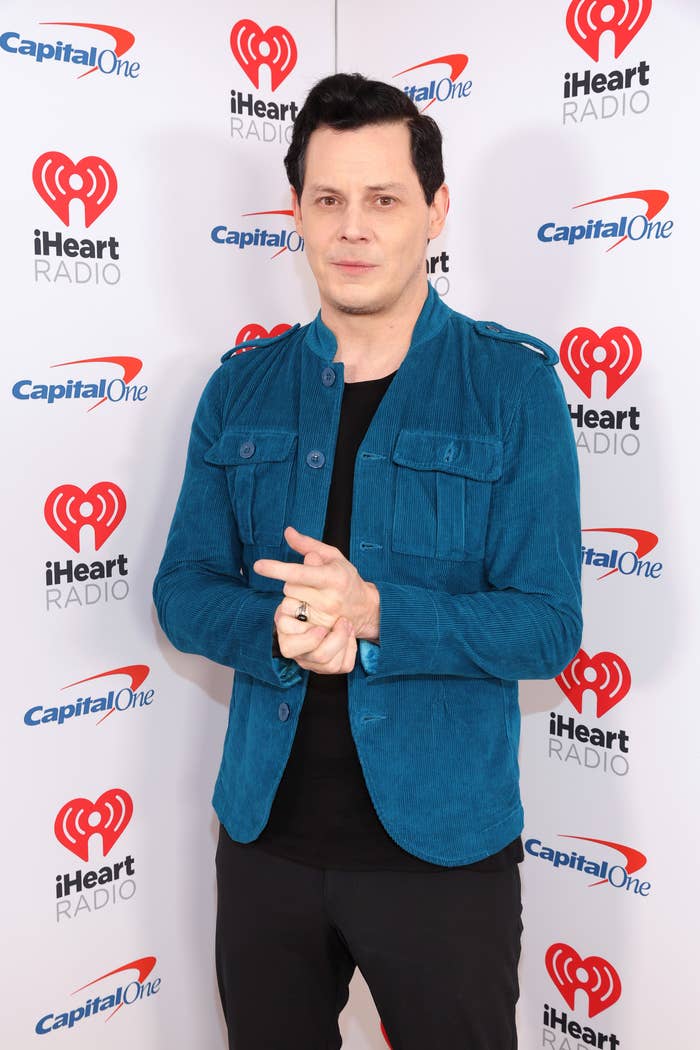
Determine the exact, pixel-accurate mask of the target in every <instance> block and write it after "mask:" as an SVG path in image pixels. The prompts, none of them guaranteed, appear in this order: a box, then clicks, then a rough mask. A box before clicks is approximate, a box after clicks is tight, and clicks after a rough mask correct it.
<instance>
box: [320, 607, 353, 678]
mask: <svg viewBox="0 0 700 1050" xmlns="http://www.w3.org/2000/svg"><path fill="white" fill-rule="evenodd" d="M346 624H347V621H346V620H344V619H343V618H342V617H339V618H338V620H337V621H336V623H335V624H334V625H333V627H332V629H331V630H330V631H329V632H328V634H327V635H326V637H325V638H324V639H323V641H322V642H320V643H319V644H318V645H317V646H316V648H315V649H314V651H313V653H312V654H311V655H312V658H313V662H314V664H317V665H318V666H319V667H321V668H323V667H326V666H327V665H328V664H330V663H332V662H333V660H334V659H335V657H337V656H339V655H340V656H341V657H342V655H343V653H344V652H345V648H346V646H347V643H348V635H349V631H348V627H347V626H346ZM337 662H338V663H340V661H337ZM330 673H334V672H333V671H330Z"/></svg>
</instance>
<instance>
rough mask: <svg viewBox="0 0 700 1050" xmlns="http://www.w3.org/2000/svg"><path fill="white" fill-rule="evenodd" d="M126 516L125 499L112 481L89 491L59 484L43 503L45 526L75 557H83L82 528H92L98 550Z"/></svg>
mask: <svg viewBox="0 0 700 1050" xmlns="http://www.w3.org/2000/svg"><path fill="white" fill-rule="evenodd" d="M125 514H126V496H125V495H124V493H123V492H122V490H121V489H120V488H119V486H118V485H115V484H114V482H113V481H98V482H97V484H96V485H93V486H92V488H90V489H88V491H87V492H83V490H82V489H80V488H78V486H77V485H59V486H58V487H57V488H55V489H54V490H53V492H51V493H49V495H48V497H47V499H46V503H45V504H44V518H45V520H46V524H47V525H48V526H49V528H50V529H53V531H54V532H55V533H56V535H57V536H60V538H61V539H62V540H63V541H64V542H65V543H67V544H68V546H69V547H71V548H72V550H74V551H75V552H76V554H80V530H81V528H82V527H83V525H92V528H93V532H94V534H95V550H96V551H98V550H99V549H100V547H101V546H102V544H103V543H104V542H105V541H106V540H108V539H109V537H110V536H111V535H112V533H113V532H114V530H115V529H116V527H117V526H118V525H119V523H120V522H121V520H122V518H123V517H124V515H125Z"/></svg>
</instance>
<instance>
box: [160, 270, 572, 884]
mask: <svg viewBox="0 0 700 1050" xmlns="http://www.w3.org/2000/svg"><path fill="white" fill-rule="evenodd" d="M251 346H254V347H255V348H254V349H250V350H247V351H246V352H244V353H239V354H235V353H234V352H233V351H229V353H228V354H226V355H225V356H224V359H223V363H222V364H221V366H220V367H219V368H218V370H217V371H216V372H215V373H214V374H213V376H212V377H211V379H210V380H209V383H208V384H207V386H206V388H205V390H204V393H203V395H202V397H201V400H200V403H199V406H198V408H197V411H196V415H195V418H194V423H193V425H192V434H191V438H190V444H189V449H188V453H187V463H186V469H185V476H184V481H183V484H182V490H181V492H180V496H179V499H178V502H177V506H176V509H175V514H174V518H173V521H172V525H171V528H170V532H169V535H168V540H167V546H166V549H165V553H164V555H163V559H162V562H161V565H160V568H159V570H158V575H157V577H156V580H155V583H154V588H153V595H154V600H155V604H156V607H157V611H158V617H159V620H160V623H161V626H162V628H163V630H164V631H165V633H166V635H167V636H168V638H169V639H170V640H171V642H172V643H173V645H175V646H176V647H177V648H178V649H182V650H184V651H186V652H192V653H199V654H201V655H203V656H207V657H209V658H210V659H211V660H215V661H217V662H219V663H221V664H225V665H227V666H229V667H233V668H235V672H236V673H235V675H234V682H233V693H232V697H231V706H230V714H229V723H228V730H227V733H226V739H225V743H224V748H223V758H222V761H221V767H220V770H219V775H218V778H217V782H216V787H215V791H214V806H215V809H216V812H217V814H218V816H219V818H220V820H221V822H222V823H223V824H224V826H225V827H226V829H227V831H228V833H229V834H230V835H231V837H232V838H234V839H236V840H238V841H240V842H250V841H252V840H254V839H255V838H257V836H258V835H259V834H260V832H261V830H262V828H263V827H264V826H265V824H266V822H267V819H268V816H269V812H270V807H271V805H272V801H273V798H274V795H275V792H276V789H277V786H278V784H279V782H280V779H281V777H282V773H283V771H284V767H285V764H286V762H287V759H288V756H289V753H290V749H291V747H292V741H293V737H294V732H295V728H296V725H297V721H298V718H299V712H300V710H301V706H302V703H303V698H304V692H305V687H306V681H307V678H308V672H307V671H304V670H303V669H301V668H300V667H299V666H298V664H296V663H295V662H294V661H293V660H289V659H285V658H280V657H275V656H274V655H273V648H272V632H273V614H274V611H275V608H276V607H277V605H278V604H279V602H280V601H281V599H282V587H283V584H282V582H280V581H276V580H271V579H267V578H265V577H261V576H258V575H257V574H256V573H255V572H254V571H253V569H252V565H253V562H255V560H256V559H257V558H277V559H281V560H287V561H291V560H296V561H301V560H302V559H301V556H300V555H298V554H297V553H296V552H294V551H292V550H291V548H289V547H288V546H287V544H286V542H285V541H284V539H283V529H284V528H285V526H286V525H294V527H295V528H296V529H299V530H300V531H301V532H303V533H306V534H308V535H311V536H316V537H318V538H321V536H322V535H323V527H324V522H325V514H326V504H327V500H328V491H329V485H330V480H331V473H332V469H333V457H334V451H335V441H336V435H337V430H338V420H339V416H340V405H341V399H342V393H343V381H344V379H343V364H342V363H340V362H334V360H333V359H334V356H335V353H336V349H337V346H336V341H335V337H334V336H333V334H332V332H331V331H330V330H329V329H328V328H327V327H326V325H325V324H324V323H323V321H322V319H321V316H320V313H319V314H318V315H317V317H316V318H315V320H314V321H313V322H312V323H311V324H308V325H305V326H304V327H299V326H298V325H297V326H295V327H294V328H293V329H291V330H290V331H288V332H286V333H285V334H284V335H282V336H279V337H277V338H274V339H266V340H265V339H263V340H256V341H255V342H254V343H252V344H251ZM556 361H557V356H556V354H555V353H554V351H553V350H552V349H551V348H550V347H548V346H546V344H544V343H541V342H540V341H539V340H536V339H533V338H531V337H529V336H523V335H521V334H519V333H517V332H512V331H510V330H508V329H506V328H503V327H502V326H500V325H496V324H492V323H489V322H477V321H473V320H471V319H470V318H467V317H465V316H464V315H462V314H459V313H457V312H455V311H454V310H452V309H450V308H449V307H448V306H447V305H446V304H445V303H443V302H442V300H441V299H440V297H439V296H438V295H437V294H436V293H435V291H434V290H433V289H432V287H430V286H429V291H428V296H427V299H426V301H425V304H424V306H423V309H422V311H421V313H420V316H419V318H418V320H417V323H416V325H415V328H414V331H413V336H412V340H411V344H410V348H409V350H408V352H407V354H406V356H405V358H404V360H403V361H402V363H401V366H400V368H399V370H398V372H397V374H396V375H395V377H394V379H393V381H392V383H391V385H390V386H389V389H388V391H387V393H386V394H385V396H384V398H383V399H382V401H381V403H380V405H379V408H378V409H377V412H376V414H375V416H374V418H373V419H372V422H371V424H370V426H369V429H368V431H367V433H366V435H365V438H364V440H363V441H362V444H361V445H360V448H359V451H358V453H357V459H356V462H355V476H354V489H353V505H352V521H351V535H350V560H351V561H352V563H353V564H354V565H355V566H356V568H357V569H358V571H359V573H360V575H361V576H362V577H363V578H364V579H366V580H369V581H372V582H373V583H375V584H376V586H377V588H378V590H379V596H380V628H379V642H378V643H374V642H369V641H366V640H362V641H360V642H359V643H358V659H357V660H356V663H355V667H354V668H353V670H352V672H351V673H350V674H349V675H348V698H349V717H350V725H351V729H352V734H353V737H354V740H355V744H356V746H357V752H358V755H359V759H360V762H361V765H362V769H363V772H364V776H365V779H366V782H367V787H368V789H369V792H370V795H371V797H372V800H373V803H374V806H375V808H376V811H377V814H378V816H379V819H380V820H381V822H382V824H383V825H384V827H385V828H386V830H387V832H388V833H389V835H391V837H392V838H393V839H395V841H396V842H398V843H399V845H400V846H402V847H403V848H404V849H405V850H407V851H408V852H409V853H413V854H415V855H416V856H418V857H421V858H423V859H424V860H427V861H431V862H433V863H435V864H443V865H450V866H452V865H457V864H467V863H470V862H472V861H476V860H479V859H481V858H482V857H485V856H488V855H489V854H491V853H494V852H496V851H497V850H499V849H500V848H501V847H503V846H504V845H506V844H507V843H508V842H510V841H511V840H512V839H513V838H515V837H516V836H517V835H518V834H519V833H520V831H521V830H522V825H523V811H522V805H521V801H520V791H519V777H518V741H519V731H520V716H519V708H518V686H517V682H518V679H523V678H551V677H553V676H554V675H556V674H558V672H559V671H561V670H562V668H563V667H564V666H565V665H566V664H567V663H568V662H569V660H571V658H572V657H573V656H574V654H575V653H576V652H577V650H578V647H579V644H580V638H581V590H580V561H581V548H580V516H579V482H578V461H577V455H576V448H575V444H574V439H573V433H572V427H571V420H570V417H569V413H568V409H567V405H566V402H565V399H564V395H563V391H562V388H561V384H560V381H559V378H558V376H557V375H556V373H555V370H554V367H553V366H554V364H555V363H556Z"/></svg>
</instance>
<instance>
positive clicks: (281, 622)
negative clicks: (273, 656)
mask: <svg viewBox="0 0 700 1050" xmlns="http://www.w3.org/2000/svg"><path fill="white" fill-rule="evenodd" d="M329 619H330V618H329ZM333 623H334V621H330V622H329V623H315V622H314V623H312V622H310V621H309V622H308V623H304V622H303V621H302V620H297V618H296V616H288V615H287V614H286V613H278V614H277V615H276V616H275V625H276V627H277V633H278V634H280V633H281V634H295V635H298V634H303V633H304V631H308V630H309V629H310V628H312V627H323V628H325V630H326V631H330V629H331V627H332V626H333Z"/></svg>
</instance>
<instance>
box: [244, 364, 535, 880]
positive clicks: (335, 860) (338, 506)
mask: <svg viewBox="0 0 700 1050" xmlns="http://www.w3.org/2000/svg"><path fill="white" fill-rule="evenodd" d="M395 375H396V372H392V373H391V375H388V376H384V377H383V378H381V379H368V380H365V381H363V382H358V383H346V384H345V387H344V389H343V401H342V407H341V412H340V422H339V424H338V440H337V444H336V452H335V460H334V463H333V476H332V478H331V486H330V492H329V496H328V507H327V510H326V521H325V526H324V531H323V542H324V543H329V544H332V545H333V546H334V547H337V548H338V549H339V550H340V551H342V553H343V554H344V555H345V557H346V558H347V557H349V553H348V548H349V543H350V517H351V512H352V487H353V477H354V469H355V457H356V455H357V450H358V448H359V446H360V444H361V443H362V440H363V438H364V436H365V433H366V432H367V428H368V427H369V424H370V422H371V420H372V417H373V415H374V413H375V411H376V409H377V406H378V405H379V402H380V401H381V399H382V397H383V396H384V394H385V392H386V390H387V389H388V387H389V384H390V383H391V380H392V379H393V377H394V376H395ZM248 845H249V846H252V847H257V848H259V849H263V850H265V851H266V852H268V853H275V854H277V855H278V856H283V857H287V858H289V859H291V860H295V861H298V862H299V863H302V864H309V865H312V866H316V867H324V868H345V869H354V870H365V871H366V870H377V869H388V870H393V871H431V870H432V871H441V870H444V868H443V866H442V865H439V864H431V863H430V862H428V861H424V860H421V859H420V858H419V857H415V856H413V854H411V853H408V852H407V851H406V850H404V849H402V848H401V847H400V846H399V845H398V844H397V843H396V842H394V840H393V839H392V838H391V837H390V836H389V834H388V833H387V832H386V831H385V829H384V827H383V825H382V824H381V823H380V821H379V818H378V817H377V814H376V811H375V809H374V806H373V804H372V800H371V798H370V795H369V792H368V790H367V785H366V784H365V779H364V776H363V773H362V767H361V766H360V761H359V758H358V756H357V749H356V747H355V741H354V740H353V736H352V731H351V729H350V719H349V717H348V688H347V675H345V674H339V675H319V674H314V673H313V672H312V673H310V675H309V681H308V685H307V689H306V695H305V697H304V703H303V705H302V709H301V714H300V717H299V724H298V726H297V730H296V735H295V737H294V743H293V745H292V751H291V754H290V756H289V760H288V762H287V766H286V768H285V771H284V774H283V776H282V780H281V781H280V784H279V787H278V789H277V794H276V795H275V799H274V801H273V804H272V810H271V812H270V818H269V821H268V823H267V825H266V827H265V828H263V831H262V832H261V834H260V836H259V837H258V838H257V839H256V840H255V841H254V842H251V843H248ZM522 858H523V849H522V841H521V839H520V838H517V839H516V840H515V841H514V842H511V843H510V845H508V846H506V847H505V848H504V849H502V850H501V851H500V852H499V853H496V854H493V855H492V856H491V857H486V858H485V859H484V860H480V861H477V862H476V863H475V864H464V865H459V867H463V868H471V869H473V870H476V871H499V870H502V869H504V868H506V867H508V866H509V865H511V864H515V863H518V862H519V861H521V860H522Z"/></svg>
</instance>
